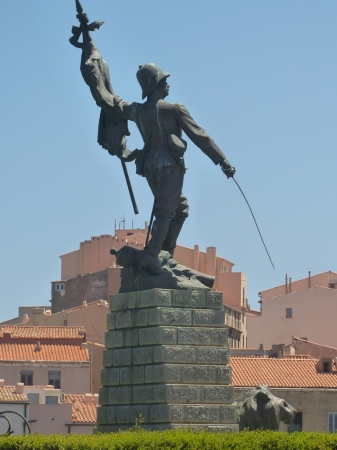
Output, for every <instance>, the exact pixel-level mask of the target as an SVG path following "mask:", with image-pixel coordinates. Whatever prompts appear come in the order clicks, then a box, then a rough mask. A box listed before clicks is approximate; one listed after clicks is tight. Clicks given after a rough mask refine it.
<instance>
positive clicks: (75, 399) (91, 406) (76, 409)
mask: <svg viewBox="0 0 337 450" xmlns="http://www.w3.org/2000/svg"><path fill="white" fill-rule="evenodd" d="M65 403H71V404H72V421H73V422H75V423H96V417H97V412H96V409H97V405H95V403H94V402H92V403H85V402H84V395H74V394H66V396H65Z"/></svg>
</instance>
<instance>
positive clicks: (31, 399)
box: [27, 393, 40, 405]
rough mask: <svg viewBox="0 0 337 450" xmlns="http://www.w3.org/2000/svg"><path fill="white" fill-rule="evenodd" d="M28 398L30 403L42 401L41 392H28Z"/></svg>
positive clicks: (36, 403)
mask: <svg viewBox="0 0 337 450" xmlns="http://www.w3.org/2000/svg"><path fill="white" fill-rule="evenodd" d="M27 398H28V400H29V403H31V404H35V405H38V404H39V403H40V395H39V394H32V393H30V394H27Z"/></svg>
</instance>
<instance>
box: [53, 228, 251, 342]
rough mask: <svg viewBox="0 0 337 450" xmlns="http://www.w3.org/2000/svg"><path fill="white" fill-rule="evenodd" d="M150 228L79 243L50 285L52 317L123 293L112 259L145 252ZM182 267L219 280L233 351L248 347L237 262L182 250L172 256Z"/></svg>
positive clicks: (63, 257) (196, 249) (243, 282)
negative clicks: (124, 252) (128, 249)
mask: <svg viewBox="0 0 337 450" xmlns="http://www.w3.org/2000/svg"><path fill="white" fill-rule="evenodd" d="M146 233H147V226H146V225H145V227H144V228H143V229H126V230H125V229H123V230H116V232H115V235H114V236H112V235H107V234H105V235H101V236H94V237H92V238H91V239H90V240H86V241H84V242H81V243H80V246H79V249H77V250H74V251H72V252H69V253H66V254H64V255H61V256H60V258H61V280H56V281H52V299H51V304H52V305H51V312H52V313H53V314H54V313H58V312H61V311H63V310H68V309H70V308H74V307H77V306H80V305H82V303H83V301H86V302H87V304H89V303H91V302H94V301H97V300H98V299H103V300H108V296H109V295H110V294H116V293H117V292H118V291H119V288H120V270H121V268H120V267H118V266H116V257H115V256H114V255H111V254H110V249H111V248H116V249H117V250H118V249H120V248H121V247H123V246H124V245H129V246H132V247H135V248H137V249H140V250H141V249H143V248H144V245H145V241H146ZM174 256H175V258H176V259H177V260H178V261H179V262H180V263H181V264H183V265H186V266H188V267H191V268H193V269H195V270H198V271H200V272H204V273H207V274H208V275H212V276H215V283H214V288H213V289H214V290H217V291H220V292H222V293H223V301H224V306H225V313H226V324H227V325H228V327H229V330H230V333H229V342H230V346H231V347H246V345H247V332H246V320H245V316H246V312H247V310H249V305H248V302H247V298H246V276H245V275H244V274H243V273H241V272H233V270H232V269H233V266H234V263H233V262H231V261H229V260H227V259H225V258H222V257H220V256H218V255H217V253H216V247H207V248H206V251H205V252H203V251H201V250H200V248H199V246H198V245H195V246H194V248H188V247H184V246H181V245H178V246H177V248H176V251H175V254H174Z"/></svg>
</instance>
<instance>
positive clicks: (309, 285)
mask: <svg viewBox="0 0 337 450" xmlns="http://www.w3.org/2000/svg"><path fill="white" fill-rule="evenodd" d="M310 277H311V271H310V270H309V272H308V288H309V289H310V288H311V279H310Z"/></svg>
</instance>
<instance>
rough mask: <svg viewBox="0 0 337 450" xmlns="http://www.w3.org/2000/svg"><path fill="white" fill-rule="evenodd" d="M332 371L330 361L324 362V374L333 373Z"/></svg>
mask: <svg viewBox="0 0 337 450" xmlns="http://www.w3.org/2000/svg"><path fill="white" fill-rule="evenodd" d="M331 370H332V364H331V363H330V362H328V361H325V362H323V372H324V373H331Z"/></svg>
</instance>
